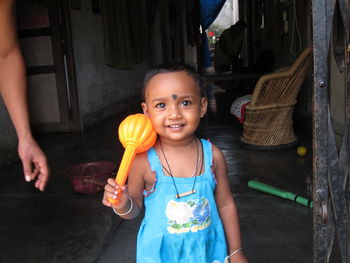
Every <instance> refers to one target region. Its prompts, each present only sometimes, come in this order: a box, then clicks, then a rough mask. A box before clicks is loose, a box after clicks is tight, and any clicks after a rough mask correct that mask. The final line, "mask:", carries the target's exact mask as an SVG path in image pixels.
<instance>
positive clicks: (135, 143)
mask: <svg viewBox="0 0 350 263" xmlns="http://www.w3.org/2000/svg"><path fill="white" fill-rule="evenodd" d="M118 134H119V140H120V142H121V143H122V144H123V146H124V148H125V151H124V154H123V158H122V161H121V163H120V165H119V169H118V172H117V175H116V178H115V181H116V183H117V185H118V186H120V187H121V186H123V185H124V184H125V182H126V179H127V177H128V175H129V172H130V168H131V165H132V162H133V161H134V159H135V155H136V153H141V152H145V151H147V150H148V149H149V148H151V147H152V146H153V145H154V143H155V142H156V140H157V133H156V132H155V130H154V129H153V126H152V122H151V121H150V119H149V118H148V117H146V115H144V114H141V113H138V114H133V115H129V116H128V117H126V118H125V119H124V120H123V121H122V123H121V124H120V125H119V128H118ZM120 195H121V191H119V192H118V195H117V197H116V199H112V198H108V201H109V202H110V203H112V204H117V203H119V198H120Z"/></svg>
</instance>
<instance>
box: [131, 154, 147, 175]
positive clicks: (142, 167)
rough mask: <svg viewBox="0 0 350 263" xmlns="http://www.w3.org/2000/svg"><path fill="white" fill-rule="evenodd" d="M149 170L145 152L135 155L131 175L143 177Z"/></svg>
mask: <svg viewBox="0 0 350 263" xmlns="http://www.w3.org/2000/svg"><path fill="white" fill-rule="evenodd" d="M148 169H149V164H148V159H147V152H143V153H139V154H136V156H135V159H134V162H133V165H132V168H131V173H132V174H134V173H136V174H138V175H141V174H142V175H145V174H146V172H147V170H148Z"/></svg>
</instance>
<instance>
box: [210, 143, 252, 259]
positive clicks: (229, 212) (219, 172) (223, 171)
mask: <svg viewBox="0 0 350 263" xmlns="http://www.w3.org/2000/svg"><path fill="white" fill-rule="evenodd" d="M213 157H214V163H213V165H214V167H213V168H214V172H215V176H216V181H217V187H216V190H215V199H216V204H217V206H218V210H219V214H220V217H221V220H222V223H223V226H224V229H225V234H226V238H227V241H228V245H229V251H228V253H229V255H231V254H232V253H233V252H235V251H237V250H239V249H241V248H242V243H241V234H240V228H239V219H238V213H237V208H236V205H235V202H234V199H233V196H232V193H231V190H230V184H229V180H228V176H227V166H226V161H225V157H224V155H223V153H222V152H221V151H220V149H219V148H217V147H216V146H215V145H213ZM230 262H235V263H246V262H248V260H247V259H246V257H245V256H244V253H243V251H242V250H239V251H238V252H237V253H234V255H233V256H232V257H231V258H230Z"/></svg>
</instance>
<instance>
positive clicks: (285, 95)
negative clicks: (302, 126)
mask: <svg viewBox="0 0 350 263" xmlns="http://www.w3.org/2000/svg"><path fill="white" fill-rule="evenodd" d="M311 64H312V48H311V47H308V48H306V49H305V50H304V51H303V52H302V53H301V54H300V55H299V56H298V58H297V59H296V61H295V62H294V64H293V65H292V66H291V67H289V68H286V69H284V70H283V71H280V72H278V73H277V72H275V73H270V74H266V75H263V76H261V77H260V79H259V80H258V82H257V84H256V85H255V88H254V91H253V94H252V99H251V101H250V103H249V104H248V105H247V106H246V109H245V114H244V117H245V120H244V124H243V134H242V137H241V145H242V146H243V147H246V148H252V149H261V150H269V149H280V148H287V147H290V146H292V145H293V144H295V143H296V141H297V137H296V136H295V134H294V129H293V111H294V106H295V104H296V102H297V95H298V93H299V90H300V87H301V85H302V84H303V82H304V80H305V78H306V75H307V73H308V72H309V69H310V67H311Z"/></svg>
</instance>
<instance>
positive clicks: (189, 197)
mask: <svg viewBox="0 0 350 263" xmlns="http://www.w3.org/2000/svg"><path fill="white" fill-rule="evenodd" d="M201 87H202V81H201V78H200V76H199V75H198V74H197V73H196V72H195V71H194V70H193V69H192V68H191V67H189V66H186V65H182V64H177V63H169V64H163V65H160V66H158V67H155V68H154V69H153V70H151V71H150V72H148V73H147V74H146V77H145V81H144V87H143V99H144V102H143V103H142V104H141V105H142V109H143V112H144V114H145V115H147V116H148V117H149V118H150V120H151V122H152V124H153V127H154V129H155V131H156V132H157V135H158V139H157V142H156V143H155V145H154V146H153V148H151V149H150V150H149V151H148V152H146V153H141V154H138V155H137V156H136V157H135V160H134V163H133V166H132V168H131V171H130V174H129V176H128V184H127V185H125V186H123V187H121V188H120V187H118V186H117V185H116V183H115V181H114V180H113V179H109V180H108V183H107V185H106V186H105V192H104V198H103V204H104V205H106V206H109V207H112V208H113V209H114V211H115V213H116V214H118V215H119V216H121V217H122V218H125V219H133V218H135V217H137V216H138V215H139V214H140V212H141V211H142V209H143V204H145V216H144V219H143V221H142V224H141V226H140V229H139V233H138V238H137V262H138V263H141V262H157V263H159V262H162V263H165V262H166V263H169V262H170V263H173V262H181V263H182V262H186V263H206V262H208V263H219V262H220V263H224V262H234V263H246V262H248V261H247V259H246V257H245V256H244V254H243V251H242V246H241V238H240V230H239V222H238V215H237V210H236V206H235V203H234V200H233V197H232V194H231V192H230V187H229V181H228V176H227V168H226V162H225V158H224V156H223V153H222V152H221V151H220V150H219V149H218V148H217V147H216V146H215V145H213V144H211V143H210V142H209V141H207V140H203V139H201V140H200V139H198V138H197V137H196V136H195V131H196V129H197V128H198V125H199V122H200V119H201V118H202V117H203V116H204V114H205V113H206V110H207V104H208V102H207V98H206V97H204V96H203V95H202V94H201ZM119 191H122V195H121V197H120V199H119V200H120V201H119V203H118V204H114V205H112V204H111V203H110V202H108V198H116V196H117V194H118V192H119Z"/></svg>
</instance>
